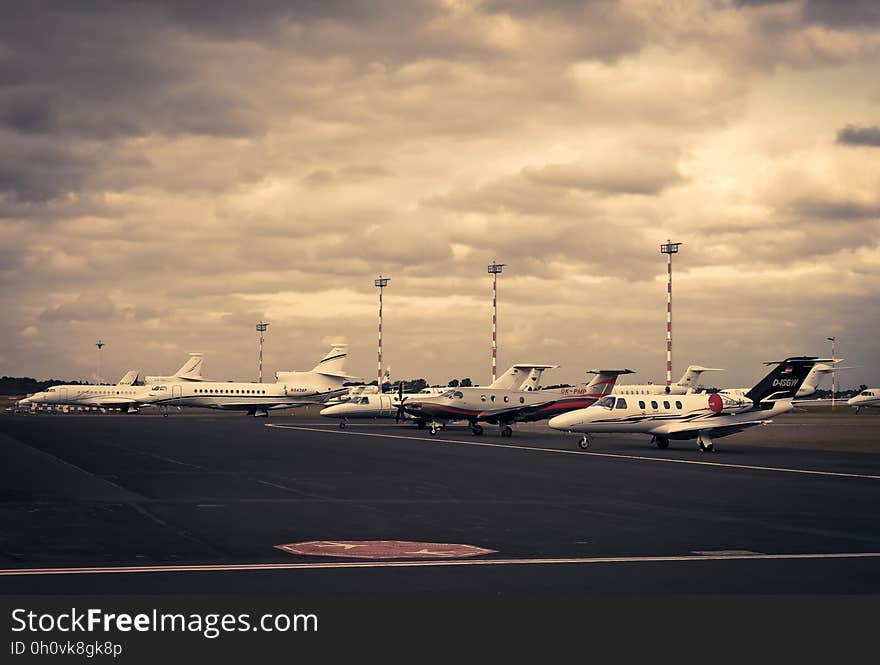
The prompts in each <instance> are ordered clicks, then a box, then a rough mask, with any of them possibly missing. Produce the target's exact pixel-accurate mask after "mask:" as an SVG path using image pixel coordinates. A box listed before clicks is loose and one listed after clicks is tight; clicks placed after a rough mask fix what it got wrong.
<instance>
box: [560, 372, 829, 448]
mask: <svg viewBox="0 0 880 665" xmlns="http://www.w3.org/2000/svg"><path fill="white" fill-rule="evenodd" d="M817 361H818V359H817V358H814V357H807V356H799V357H792V358H786V359H785V360H783V361H781V362H774V363H765V364H767V365H775V367H774V368H773V369H772V370H771V371H770V373H769V374H767V376H765V377H764V378H763V379H761V380H760V381H759V382H758V383H757V384H756V385H755V386H754V387H753V388H751V389H749V390H748V391H746V392H745V393H739V392H731V393H727V394H725V393H711V394H707V393H696V394H691V395H671V396H667V395H647V396H645V397H644V398H639V397H638V396H623V395H618V394H616V393H612V394H610V395H608V396H606V397H603V398H602V399H600V400H599V401H598V402H596V404H594V405H593V406H591V407H589V408H586V409H579V410H577V411H570V412H569V413H566V414H563V415H561V416H556V417H555V418H552V419H551V420H550V422H549V423H548V425H550V427H552V428H553V429H558V430H564V431H568V432H583V433H584V435H583V437H582V438H581V440H580V447H581V448H582V449H587V448H589V447H590V442H591V439H590V434H592V433H602V432H608V433H611V432H614V433H640V434H650V435H651V436H652V437H653V442H654V443H656V444H657V447H658V448H668V447H669V441H670V439H696V440H697V446H698V447H699V449H700V450H701V451H712V450H714V448H715V445H714V442H713V438H718V437H722V436H728V435H730V434H735V433H736V432H741V431H742V430H744V429H746V428H748V427H753V426H756V425H766V424H767V423H769V422H770V418H772V417H773V416H778V415H779V414H781V413H785V412H787V411H791V410H792V409H793V404H792V400H793V399H794V396H795V395H796V394H797V391H798V389H799V388H800V387H801V385H802V384H803V382H804V379H806V377H807V375H808V374H809V373H810V370H811V369H812V368H813V365H815V364H816V362H817ZM823 362H825V361H823Z"/></svg>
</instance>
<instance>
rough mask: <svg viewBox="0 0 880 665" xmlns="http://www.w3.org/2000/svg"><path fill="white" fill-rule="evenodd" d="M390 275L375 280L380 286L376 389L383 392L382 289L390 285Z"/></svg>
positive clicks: (380, 276)
mask: <svg viewBox="0 0 880 665" xmlns="http://www.w3.org/2000/svg"><path fill="white" fill-rule="evenodd" d="M390 281H391V278H390V277H382V275H379V277H378V278H377V279H375V280H373V285H374V286H377V287H378V288H379V369H378V371H377V372H376V390H377V392H380V393H381V392H382V290H383V289H384V288H385V287H386V286H388V282H390Z"/></svg>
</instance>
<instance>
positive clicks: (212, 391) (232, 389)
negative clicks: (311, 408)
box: [150, 345, 354, 418]
mask: <svg viewBox="0 0 880 665" xmlns="http://www.w3.org/2000/svg"><path fill="white" fill-rule="evenodd" d="M346 349H347V347H345V346H342V345H338V346H334V347H333V348H332V349H331V350H330V352H329V353H328V354H327V355H326V356H324V358H323V359H322V360H321V361H320V362H319V363H318V364H317V365H315V367H313V368H312V369H311V370H309V371H308V372H276V373H275V383H250V382H234V381H229V382H219V381H209V382H206V381H203V382H199V383H195V382H170V381H169V382H167V383H163V384H160V385H154V386H152V388H151V390H150V397H151V400H152V404H153V405H155V406H159V407H163V408H164V409H165V413H164V415H167V408H168V407H171V406H176V407H184V406H189V407H202V408H209V409H225V410H233V411H245V412H247V414H248V415H250V416H256V417H263V418H265V417H267V416H268V415H269V411H272V410H275V409H289V408H292V407H296V406H304V405H306V404H320V403H323V402H325V401H326V400H327V399H328V398H331V397H334V396H337V395H342V394H344V393H346V392H347V391H348V388H347V387H346V386H344V385H343V384H344V383H345V382H346V381H350V380H351V379H352V378H354V377H351V376H349V375H348V374H346V373H345V372H343V370H342V368H343V365H344V364H345V359H346V357H347V356H348V352H347V350H346Z"/></svg>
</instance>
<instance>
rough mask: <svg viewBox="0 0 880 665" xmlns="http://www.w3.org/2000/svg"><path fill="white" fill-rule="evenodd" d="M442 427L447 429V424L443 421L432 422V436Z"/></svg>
mask: <svg viewBox="0 0 880 665" xmlns="http://www.w3.org/2000/svg"><path fill="white" fill-rule="evenodd" d="M441 429H446V425H444V424H443V423H431V436H434V435H436V434H437V432H439V431H440V430H441Z"/></svg>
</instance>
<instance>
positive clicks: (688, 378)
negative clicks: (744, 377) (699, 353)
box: [614, 365, 724, 395]
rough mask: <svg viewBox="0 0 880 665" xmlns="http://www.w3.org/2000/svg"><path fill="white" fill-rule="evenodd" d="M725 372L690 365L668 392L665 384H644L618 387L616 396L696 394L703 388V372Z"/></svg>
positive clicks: (670, 386) (713, 368)
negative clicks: (701, 382) (701, 384)
mask: <svg viewBox="0 0 880 665" xmlns="http://www.w3.org/2000/svg"><path fill="white" fill-rule="evenodd" d="M723 371H724V370H723V369H718V368H715V367H702V366H701V365H690V366H689V367H688V368H687V370H686V371H685V373H684V374H682V376H681V378H680V379H679V380H678V381H676V382H675V383H672V384H670V385H669V390H668V391H667V390H666V385H665V384H663V383H643V384H631V385H618V386H617V387H616V388H615V389H614V393H615V394H616V395H686V394H687V393H689V392H696V391H697V390H699V389H700V388H701V386H700V376H701V375H702V374H703V372H723Z"/></svg>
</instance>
